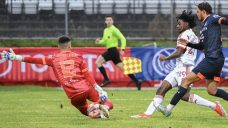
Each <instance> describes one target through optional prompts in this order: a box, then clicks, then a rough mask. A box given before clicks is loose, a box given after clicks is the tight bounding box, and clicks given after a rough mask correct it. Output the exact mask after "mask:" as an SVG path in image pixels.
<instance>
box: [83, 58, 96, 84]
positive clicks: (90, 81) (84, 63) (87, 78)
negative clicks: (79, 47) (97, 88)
mask: <svg viewBox="0 0 228 128" xmlns="http://www.w3.org/2000/svg"><path fill="white" fill-rule="evenodd" d="M80 69H81V72H82V73H83V74H84V76H85V79H86V80H87V81H88V82H89V83H90V84H91V85H94V84H95V83H96V81H95V80H94V78H93V77H92V76H91V75H90V74H89V71H88V66H87V64H86V62H85V60H83V59H82V63H81V65H80Z"/></svg>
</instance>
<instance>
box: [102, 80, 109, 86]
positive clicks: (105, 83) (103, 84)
mask: <svg viewBox="0 0 228 128" xmlns="http://www.w3.org/2000/svg"><path fill="white" fill-rule="evenodd" d="M110 82H111V81H110V80H104V81H103V82H102V84H101V87H106V86H107V85H108V84H109V83H110Z"/></svg>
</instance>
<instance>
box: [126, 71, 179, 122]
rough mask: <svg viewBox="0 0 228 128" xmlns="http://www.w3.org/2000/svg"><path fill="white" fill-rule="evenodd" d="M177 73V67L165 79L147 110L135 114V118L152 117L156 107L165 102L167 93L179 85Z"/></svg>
mask: <svg viewBox="0 0 228 128" xmlns="http://www.w3.org/2000/svg"><path fill="white" fill-rule="evenodd" d="M176 77H177V73H176V71H175V69H174V70H173V71H171V72H170V73H169V74H168V75H167V76H166V77H165V79H164V80H163V82H162V84H161V86H160V87H159V88H158V89H157V91H156V95H155V96H154V98H153V100H152V101H151V103H150V104H149V106H148V108H147V110H146V111H145V112H144V113H142V114H137V115H133V116H131V117H133V118H150V117H151V116H152V114H153V113H154V112H155V110H156V107H158V106H160V105H161V104H162V102H163V99H164V96H165V94H166V93H167V92H168V91H169V90H170V89H172V87H175V86H177V84H178V83H177V79H176Z"/></svg>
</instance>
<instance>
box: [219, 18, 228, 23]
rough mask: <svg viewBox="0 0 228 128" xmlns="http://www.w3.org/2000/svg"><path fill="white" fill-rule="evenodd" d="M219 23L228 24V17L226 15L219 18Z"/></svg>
mask: <svg viewBox="0 0 228 128" xmlns="http://www.w3.org/2000/svg"><path fill="white" fill-rule="evenodd" d="M218 23H219V24H224V25H228V20H227V18H225V17H221V18H220V19H219V20H218Z"/></svg>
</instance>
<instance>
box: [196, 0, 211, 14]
mask: <svg viewBox="0 0 228 128" xmlns="http://www.w3.org/2000/svg"><path fill="white" fill-rule="evenodd" d="M197 7H198V8H199V9H200V10H201V11H203V10H204V11H206V12H207V14H211V13H212V7H211V5H210V4H209V3H208V2H202V3H200V4H198V6H197Z"/></svg>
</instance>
